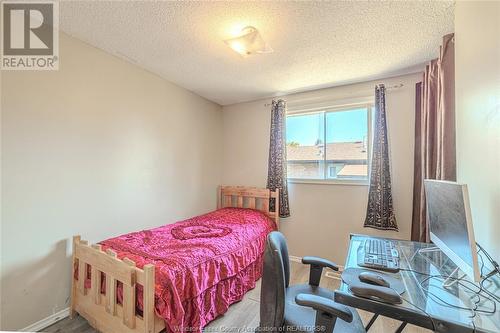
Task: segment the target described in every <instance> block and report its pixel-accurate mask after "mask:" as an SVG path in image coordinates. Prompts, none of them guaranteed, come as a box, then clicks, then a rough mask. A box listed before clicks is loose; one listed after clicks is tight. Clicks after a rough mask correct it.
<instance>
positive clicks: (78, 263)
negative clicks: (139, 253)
mask: <svg viewBox="0 0 500 333" xmlns="http://www.w3.org/2000/svg"><path fill="white" fill-rule="evenodd" d="M87 266H90V271H91V286H90V289H87V288H86V287H85V278H86V274H87ZM73 267H75V268H76V267H77V268H78V280H77V279H75V270H76V269H75V270H74V271H73V275H72V287H71V307H70V311H71V312H70V315H71V316H74V315H75V313H79V314H80V315H81V316H82V317H84V318H85V319H87V321H88V322H89V323H90V325H92V326H93V327H94V328H95V329H97V330H99V331H101V332H104V333H132V332H134V333H137V332H145V333H157V332H159V331H161V330H162V329H163V328H164V327H165V324H164V322H163V319H161V318H159V317H158V316H156V314H155V294H154V292H155V267H154V265H150V264H148V265H145V266H144V268H143V269H140V268H137V267H135V263H134V262H133V261H132V260H129V259H128V258H124V259H123V260H120V259H118V258H117V257H116V253H115V252H113V251H111V250H108V251H106V252H104V251H102V250H101V246H100V245H92V246H89V245H88V242H87V241H84V240H81V238H80V236H74V237H73ZM101 272H103V273H104V274H105V276H106V294H105V295H104V294H101ZM118 281H120V282H121V283H122V284H123V301H122V304H118V302H117V299H116V287H117V282H118ZM136 284H140V285H142V286H143V288H144V289H143V290H144V292H143V297H144V298H143V315H142V316H140V315H138V314H137V313H136Z"/></svg>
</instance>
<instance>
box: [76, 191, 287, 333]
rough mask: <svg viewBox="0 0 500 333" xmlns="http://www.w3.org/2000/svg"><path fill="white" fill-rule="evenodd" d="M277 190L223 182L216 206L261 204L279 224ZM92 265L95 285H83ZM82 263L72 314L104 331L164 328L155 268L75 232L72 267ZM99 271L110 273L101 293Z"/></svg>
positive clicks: (128, 332)
mask: <svg viewBox="0 0 500 333" xmlns="http://www.w3.org/2000/svg"><path fill="white" fill-rule="evenodd" d="M271 198H276V200H275V202H276V212H270V211H269V199H271ZM277 198H279V190H276V191H275V192H273V191H270V190H268V189H262V188H256V187H244V186H221V187H220V188H219V197H218V201H217V207H218V208H224V207H240V208H252V209H258V210H260V211H262V212H264V213H266V214H267V215H268V216H269V217H270V218H272V219H273V220H274V221H275V222H276V226H277V227H278V226H279V200H277ZM88 266H90V270H91V286H90V288H86V287H85V277H86V276H85V275H86V272H87V267H88ZM72 267H78V280H77V279H75V277H74V276H75V271H73V274H72V284H71V305H70V316H71V317H74V316H75V315H76V313H78V314H80V315H81V316H82V317H84V318H85V319H87V321H88V322H89V324H90V325H91V326H92V327H94V328H95V329H96V330H98V331H100V332H104V333H138V332H145V333H157V332H160V331H161V330H163V329H164V328H165V323H164V320H163V318H160V317H158V316H157V315H156V314H155V293H154V291H155V267H154V265H151V264H148V265H145V266H144V267H143V269H140V268H138V267H136V266H135V263H134V262H133V261H132V260H130V259H128V258H123V259H122V260H120V259H118V258H117V257H116V253H115V252H114V251H112V250H109V249H108V250H107V251H106V252H104V251H102V249H101V246H100V245H90V246H89V245H88V242H87V241H84V240H81V237H80V236H74V237H73V266H72ZM101 272H103V273H104V274H105V275H106V295H103V294H101V288H100V286H101V274H100V273H101ZM118 281H120V282H121V283H122V284H123V301H122V304H118V303H117V302H116V284H117V282H118ZM137 283H138V284H140V285H142V286H143V297H144V299H143V315H142V316H140V315H139V314H137V313H136V293H135V287H136V284H137Z"/></svg>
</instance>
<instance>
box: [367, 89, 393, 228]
mask: <svg viewBox="0 0 500 333" xmlns="http://www.w3.org/2000/svg"><path fill="white" fill-rule="evenodd" d="M373 131H374V135H373V151H372V158H371V172H370V190H369V194H368V207H367V210H366V219H365V224H364V226H365V227H370V228H375V229H382V230H398V226H397V223H396V216H395V215H394V207H393V203H392V191H391V171H390V161H389V143H388V139H387V117H386V111H385V87H384V85H383V84H381V85H378V86H376V87H375V121H374V129H373Z"/></svg>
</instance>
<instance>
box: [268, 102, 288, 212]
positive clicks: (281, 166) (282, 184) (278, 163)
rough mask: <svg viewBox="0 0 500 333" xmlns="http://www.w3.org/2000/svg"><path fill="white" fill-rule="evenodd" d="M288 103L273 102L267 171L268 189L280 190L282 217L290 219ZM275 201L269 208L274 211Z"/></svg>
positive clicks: (271, 202) (272, 201)
mask: <svg viewBox="0 0 500 333" xmlns="http://www.w3.org/2000/svg"><path fill="white" fill-rule="evenodd" d="M285 114H286V102H285V101H284V100H282V99H280V100H277V101H273V103H272V108H271V142H270V144H269V162H268V169H267V188H268V189H270V190H272V191H274V190H276V189H279V190H280V197H279V200H280V217H289V216H290V208H289V206H288V183H287V177H286V145H285ZM274 207H275V203H274V199H271V201H270V205H269V208H270V209H271V211H274Z"/></svg>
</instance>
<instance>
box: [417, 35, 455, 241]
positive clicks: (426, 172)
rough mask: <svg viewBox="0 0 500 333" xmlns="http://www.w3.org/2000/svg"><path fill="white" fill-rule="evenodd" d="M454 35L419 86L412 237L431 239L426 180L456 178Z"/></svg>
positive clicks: (447, 37)
mask: <svg viewBox="0 0 500 333" xmlns="http://www.w3.org/2000/svg"><path fill="white" fill-rule="evenodd" d="M454 54H455V47H454V36H453V34H449V35H446V36H444V37H443V45H442V46H441V50H440V54H439V58H438V59H434V60H432V61H431V62H430V63H429V64H428V65H427V66H426V68H425V72H424V75H423V78H422V82H420V83H417V85H416V87H415V89H416V91H415V153H414V175H413V215H412V228H411V239H412V240H413V241H419V242H429V241H430V239H429V230H428V223H427V216H426V215H427V212H426V201H425V191H424V183H423V182H424V179H440V180H451V181H455V180H456V158H455V154H456V153H455V55H454Z"/></svg>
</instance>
